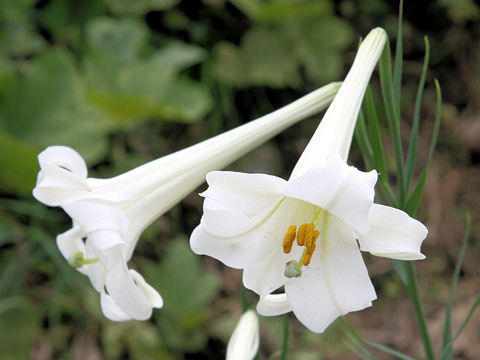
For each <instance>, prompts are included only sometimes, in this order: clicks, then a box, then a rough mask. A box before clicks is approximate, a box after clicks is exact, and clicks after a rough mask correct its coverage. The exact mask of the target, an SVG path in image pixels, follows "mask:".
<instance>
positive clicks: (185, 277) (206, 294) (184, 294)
mask: <svg viewBox="0 0 480 360" xmlns="http://www.w3.org/2000/svg"><path fill="white" fill-rule="evenodd" d="M200 259H201V258H200V257H198V256H196V255H195V254H193V253H192V251H191V250H190V247H189V246H188V242H187V241H186V240H185V239H183V238H178V239H176V240H175V241H174V242H173V243H172V244H171V245H170V246H169V247H168V252H167V253H166V255H165V258H164V259H163V261H162V262H161V263H160V264H157V263H153V262H150V261H149V262H144V266H143V268H144V271H145V274H146V278H147V279H148V281H149V282H150V283H151V284H152V286H153V287H155V288H156V289H157V290H158V291H159V293H160V294H161V295H162V297H163V300H164V302H165V305H164V307H163V309H162V313H165V314H168V315H170V316H172V317H174V318H176V319H182V320H184V321H185V320H187V319H186V318H185V316H187V315H188V314H194V313H195V312H198V311H201V312H203V311H204V307H205V306H206V305H207V304H208V303H209V302H210V301H211V300H212V298H213V297H214V296H215V294H216V293H217V291H218V289H219V279H218V275H217V274H216V273H214V272H211V271H207V270H203V269H202V267H201V266H200V262H201V261H200Z"/></svg>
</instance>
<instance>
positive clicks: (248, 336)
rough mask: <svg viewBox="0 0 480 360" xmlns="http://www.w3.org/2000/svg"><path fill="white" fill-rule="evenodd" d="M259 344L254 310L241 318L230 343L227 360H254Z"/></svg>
mask: <svg viewBox="0 0 480 360" xmlns="http://www.w3.org/2000/svg"><path fill="white" fill-rule="evenodd" d="M259 343H260V340H259V328H258V318H257V314H255V312H254V311H253V310H248V311H247V312H246V313H244V314H243V315H242V317H241V318H240V321H239V322H238V324H237V326H236V327H235V330H233V333H232V336H231V337H230V340H229V341H228V346H227V356H226V359H227V360H253V358H254V357H255V354H256V353H257V351H258V345H259Z"/></svg>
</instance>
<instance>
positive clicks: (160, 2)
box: [105, 0, 180, 16]
mask: <svg viewBox="0 0 480 360" xmlns="http://www.w3.org/2000/svg"><path fill="white" fill-rule="evenodd" d="M105 2H106V4H107V6H108V8H109V9H110V10H111V11H112V12H113V13H114V14H116V15H137V16H138V15H143V14H146V13H147V12H149V11H159V10H168V9H171V8H172V7H174V6H175V5H177V4H178V3H179V2H180V0H135V1H131V0H105Z"/></svg>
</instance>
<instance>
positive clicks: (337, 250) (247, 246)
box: [190, 28, 427, 333]
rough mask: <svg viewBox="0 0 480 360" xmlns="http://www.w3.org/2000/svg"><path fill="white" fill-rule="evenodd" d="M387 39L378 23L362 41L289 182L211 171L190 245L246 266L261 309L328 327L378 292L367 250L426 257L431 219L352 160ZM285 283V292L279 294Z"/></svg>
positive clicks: (316, 328)
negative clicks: (390, 201)
mask: <svg viewBox="0 0 480 360" xmlns="http://www.w3.org/2000/svg"><path fill="white" fill-rule="evenodd" d="M386 39H387V35H386V33H385V31H384V30H383V29H380V28H377V29H374V30H372V31H371V32H370V34H369V35H368V36H367V37H366V38H365V40H364V41H363V42H362V44H361V46H360V49H359V51H358V53H357V56H356V58H355V61H354V63H353V65H352V68H351V70H350V72H349V74H348V75H347V77H346V79H345V81H344V83H343V85H342V86H341V88H340V90H339V92H338V94H337V96H336V97H335V99H334V101H333V102H332V104H331V105H330V107H329V109H328V110H327V112H326V114H325V116H324V118H323V120H322V122H321V123H320V125H319V127H318V128H317V130H316V132H315V134H314V135H313V137H312V139H311V141H310V143H309V144H308V146H307V148H306V149H305V151H304V153H303V154H302V156H301V157H300V159H299V161H298V163H297V165H296V166H295V168H294V170H293V173H292V175H291V177H290V179H289V180H288V181H285V180H283V179H281V178H278V177H275V176H270V175H264V174H242V173H234V172H219V171H216V172H211V173H209V174H208V175H207V182H208V184H209V188H208V189H207V190H206V191H205V192H204V193H203V194H201V195H202V196H204V197H205V202H204V206H203V209H204V214H203V216H202V219H201V223H200V225H199V226H198V227H197V228H195V230H194V231H193V233H192V236H191V239H190V245H191V247H192V249H193V251H194V252H196V253H197V254H206V255H209V256H212V257H214V258H217V259H219V260H220V261H222V262H223V263H224V264H226V265H228V266H230V267H233V268H238V269H244V272H243V283H244V285H245V286H246V287H247V288H249V289H251V290H253V291H255V292H256V293H257V294H259V296H260V300H259V303H258V305H257V311H258V313H260V314H262V315H279V314H282V313H286V312H289V311H293V312H294V313H295V315H296V317H297V318H298V319H299V320H300V321H301V322H302V323H303V324H304V325H305V326H306V327H308V328H309V329H310V330H312V331H314V332H318V333H320V332H323V331H324V330H325V329H326V328H327V326H328V325H329V324H330V323H331V322H333V321H334V320H335V319H336V318H337V317H338V316H341V315H344V314H346V313H348V312H351V311H356V310H360V309H363V308H365V307H368V306H371V304H372V301H373V300H375V299H376V294H375V290H374V288H373V285H372V283H371V280H370V278H369V276H368V272H367V269H366V267H365V264H364V262H363V259H362V256H361V253H360V249H361V250H364V251H369V252H370V253H372V254H374V255H378V256H384V257H389V258H394V259H402V260H416V259H423V258H424V255H422V254H421V253H420V245H421V243H422V241H423V240H424V239H425V237H426V235H427V229H426V228H425V226H424V225H423V224H422V223H420V222H419V221H417V220H415V219H412V218H411V217H409V216H408V215H407V214H406V213H405V212H403V211H400V210H398V209H395V208H392V207H388V206H383V205H379V204H374V203H373V199H374V186H375V183H376V181H377V173H376V171H371V172H368V173H366V172H362V171H359V170H358V169H356V168H355V167H352V166H348V165H347V164H346V160H347V156H348V152H349V149H350V144H351V140H352V136H353V131H354V127H355V122H356V119H357V116H358V112H359V109H360V106H361V103H362V99H363V96H364V92H365V89H366V87H367V84H368V81H369V79H370V76H371V73H372V71H373V69H374V67H375V64H376V63H377V61H378V59H379V57H380V55H381V52H382V50H383V47H384V44H385V42H386ZM295 240H296V241H295ZM357 241H358V243H359V244H360V249H359V247H358V245H357ZM282 287H284V290H285V292H284V293H280V294H278V293H273V292H275V291H277V290H279V289H281V288H282Z"/></svg>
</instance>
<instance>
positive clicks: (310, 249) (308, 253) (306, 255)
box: [302, 243, 317, 266]
mask: <svg viewBox="0 0 480 360" xmlns="http://www.w3.org/2000/svg"><path fill="white" fill-rule="evenodd" d="M316 247H317V245H315V243H313V244H312V246H310V247H307V250H306V251H305V253H304V254H303V256H302V264H303V265H304V266H307V265H308V264H310V260H312V255H313V252H314V251H315V248H316Z"/></svg>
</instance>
